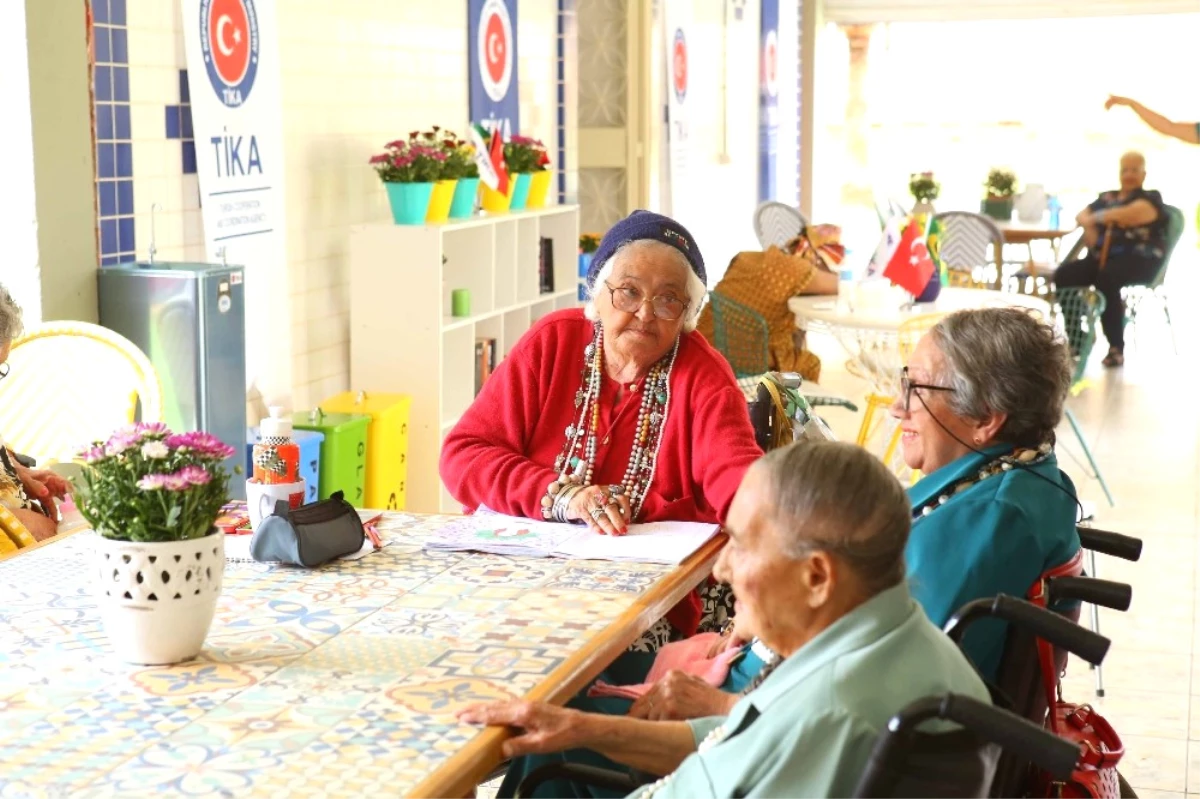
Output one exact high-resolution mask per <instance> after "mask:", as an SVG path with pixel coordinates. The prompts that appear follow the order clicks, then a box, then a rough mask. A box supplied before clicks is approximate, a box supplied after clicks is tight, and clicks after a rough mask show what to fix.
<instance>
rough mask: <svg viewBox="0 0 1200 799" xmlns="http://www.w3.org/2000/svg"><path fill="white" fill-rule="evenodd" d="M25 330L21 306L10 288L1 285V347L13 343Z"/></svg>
mask: <svg viewBox="0 0 1200 799" xmlns="http://www.w3.org/2000/svg"><path fill="white" fill-rule="evenodd" d="M24 331H25V326H24V324H23V323H22V322H21V306H19V305H17V303H16V301H14V300H13V298H12V295H11V294H9V293H8V289H6V288H4V286H2V285H0V347H3V346H5V345H7V344H11V343H13V341H14V340H15V339H17V338H18V337H20V335H21V333H23V332H24Z"/></svg>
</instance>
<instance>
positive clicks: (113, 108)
mask: <svg viewBox="0 0 1200 799" xmlns="http://www.w3.org/2000/svg"><path fill="white" fill-rule="evenodd" d="M91 9H92V50H93V56H94V59H95V61H94V64H93V67H92V92H93V102H94V111H95V126H96V209H97V211H98V212H99V213H98V217H97V225H98V227H99V238H100V265H101V266H112V265H114V264H118V263H121V262H123V261H128V260H132V259H133V258H134V257H135V253H136V251H137V245H136V241H135V239H134V224H133V143H132V141H131V139H132V132H131V126H130V121H129V119H130V115H129V32H128V30H127V29H126V15H125V0H91Z"/></svg>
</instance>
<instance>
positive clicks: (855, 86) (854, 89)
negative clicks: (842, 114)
mask: <svg viewBox="0 0 1200 799" xmlns="http://www.w3.org/2000/svg"><path fill="white" fill-rule="evenodd" d="M874 28H875V26H874V25H843V26H841V30H842V32H843V33H845V35H846V39H847V41H848V42H849V43H850V88H849V97H847V99H846V126H845V131H846V166H847V171H846V175H845V178H844V180H843V182H842V204H843V205H865V206H873V205H874V203H875V197H874V192H873V190H872V188H871V175H870V161H869V158H868V153H867V96H866V91H867V66H868V64H867V60H868V57H867V51H868V49H869V47H870V44H871V32H872V31H873V30H874Z"/></svg>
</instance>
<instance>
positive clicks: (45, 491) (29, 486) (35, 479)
mask: <svg viewBox="0 0 1200 799" xmlns="http://www.w3.org/2000/svg"><path fill="white" fill-rule="evenodd" d="M14 463H15V460H14ZM15 468H16V472H17V477H19V478H20V479H21V485H22V486H23V487H24V488H25V493H26V494H28V495H29V496H30V498H32V499H36V500H37V501H38V502H40V503H41V505H42V508H43V509H45V511H46V515H47V516H49V517H50V518H51V519H58V509H57V508H56V507H55V505H54V501H55V500H61V499H62V498H63V497H65V496H66V495H67V494H69V493H71V483H70V482H68V481H67V479H66V478H64V477H62V476H60V475H58V474H55V473H54V472H52V471H50V470H49V469H26V468H25V467H24V466H21V465H20V464H16V465H15Z"/></svg>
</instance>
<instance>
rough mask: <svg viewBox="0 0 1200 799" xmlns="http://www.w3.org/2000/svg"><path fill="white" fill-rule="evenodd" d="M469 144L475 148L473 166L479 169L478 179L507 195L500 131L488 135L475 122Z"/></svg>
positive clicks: (506, 173)
mask: <svg viewBox="0 0 1200 799" xmlns="http://www.w3.org/2000/svg"><path fill="white" fill-rule="evenodd" d="M471 144H472V145H474V147H475V165H476V166H477V167H479V179H480V180H481V181H482V182H483V185H485V186H487V187H488V188H489V189H491V190H492V191H497V192H500V193H501V194H506V193H508V170H506V169H505V168H504V140H503V139H502V138H500V131H499V130H494V131H492V132H491V134H490V135H489V134H488V132H487V131H486V130H484V128H483V126H482V125H480V124H479V123H478V122H476V123H475V124H474V125H472V126H471Z"/></svg>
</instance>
